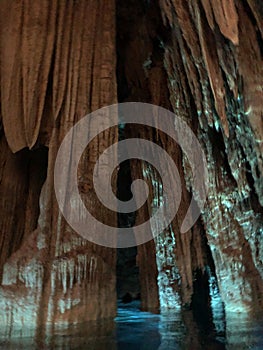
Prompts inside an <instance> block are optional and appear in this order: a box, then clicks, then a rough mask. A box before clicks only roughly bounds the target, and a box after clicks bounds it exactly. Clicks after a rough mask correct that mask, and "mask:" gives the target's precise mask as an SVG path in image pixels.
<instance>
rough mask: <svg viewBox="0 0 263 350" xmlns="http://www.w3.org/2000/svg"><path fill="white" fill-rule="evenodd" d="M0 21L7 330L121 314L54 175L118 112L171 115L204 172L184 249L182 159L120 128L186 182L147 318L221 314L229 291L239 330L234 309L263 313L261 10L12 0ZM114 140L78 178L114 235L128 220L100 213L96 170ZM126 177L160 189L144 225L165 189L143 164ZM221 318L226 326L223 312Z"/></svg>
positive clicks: (2, 294) (164, 239)
mask: <svg viewBox="0 0 263 350" xmlns="http://www.w3.org/2000/svg"><path fill="white" fill-rule="evenodd" d="M0 11H1V12H0V18H1V19H0V21H1V26H0V39H1V45H0V62H1V64H0V76H1V82H0V89H1V114H0V149H1V153H0V210H1V216H0V218H1V220H0V278H1V280H2V286H1V288H0V316H1V317H0V320H1V321H0V322H2V324H1V330H2V331H3V332H4V333H5V334H6V335H12V334H15V332H16V331H18V332H20V334H21V332H22V333H23V332H24V333H23V334H24V335H26V334H28V332H32V334H35V332H36V329H38V332H39V336H40V337H39V338H40V339H41V336H43V337H44V331H43V328H41V325H43V324H50V325H54V327H56V325H59V324H62V323H64V324H66V325H67V324H69V323H76V322H81V321H87V320H95V319H99V318H106V317H113V316H114V314H115V308H116V273H115V269H116V251H115V250H112V249H107V248H104V247H99V246H95V245H93V244H91V243H89V242H87V241H85V240H83V239H82V238H80V237H79V236H77V235H76V234H75V233H73V232H72V230H71V229H70V227H68V225H67V224H66V223H65V221H64V219H63V218H62V216H61V214H60V212H59V210H58V206H57V203H56V200H55V196H54V191H53V168H54V161H55V156H56V153H57V150H58V147H59V145H60V143H61V141H62V139H63V137H64V136H65V134H66V133H67V131H68V130H69V129H70V127H71V126H73V125H74V124H75V123H76V122H77V121H78V120H79V119H80V118H81V117H83V116H84V115H85V114H87V113H89V112H91V111H93V110H96V109H98V108H99V107H102V106H104V105H109V104H112V103H114V102H116V101H117V99H118V100H119V101H121V102H123V101H143V102H148V103H153V104H156V105H160V106H163V107H165V108H168V109H170V110H171V111H174V112H175V113H176V114H177V115H178V116H180V117H181V118H183V119H184V120H185V121H186V122H187V123H188V125H189V126H190V127H191V128H192V130H193V131H194V132H195V134H196V135H197V137H198V139H199V141H200V143H201V144H202V147H203V149H204V151H205V155H206V158H207V162H208V165H209V167H208V174H209V190H208V198H207V202H206V206H205V208H204V210H203V212H202V217H201V219H200V220H199V221H198V222H197V223H196V224H195V225H194V226H193V227H192V229H191V230H189V231H188V232H186V233H185V234H183V235H181V234H180V231H179V228H180V226H181V223H182V221H183V219H184V216H185V213H186V211H187V208H188V206H189V203H190V199H191V196H192V194H194V195H195V196H196V201H197V204H198V193H197V191H196V189H195V188H194V184H193V181H192V172H191V169H190V166H189V163H188V160H187V158H186V157H185V155H184V154H183V152H182V151H181V149H180V148H179V146H178V145H176V144H175V143H173V142H172V141H171V140H170V139H169V138H168V137H167V135H164V134H163V133H161V132H158V131H156V130H153V129H149V128H148V129H147V128H143V127H138V128H129V127H126V128H125V134H126V136H128V137H142V138H146V139H148V140H152V141H154V142H156V143H158V144H159V145H160V146H162V147H164V148H165V149H166V150H167V151H168V153H169V154H170V155H171V157H172V158H173V159H174V161H175V163H176V165H177V167H178V171H179V175H180V179H181V183H182V201H181V205H180V207H179V211H178V213H177V215H176V217H175V218H174V220H173V222H172V223H171V225H170V226H169V227H168V228H167V230H166V231H165V232H163V233H162V234H161V235H159V236H158V237H157V238H155V240H153V241H151V242H149V243H147V244H145V245H142V246H139V247H138V250H137V252H138V255H137V265H138V268H139V273H140V289H141V302H142V308H143V309H156V308H159V307H160V308H161V310H162V311H163V312H164V311H165V310H166V309H167V308H168V309H169V308H176V309H178V310H179V309H180V308H181V306H182V305H184V306H186V307H188V306H190V305H191V304H194V303H195V302H196V300H197V299H198V298H199V297H200V294H199V293H200V290H201V289H202V288H203V287H204V290H205V292H204V294H205V293H206V292H207V293H208V291H209V290H210V295H204V296H203V298H204V300H206V301H207V302H209V301H211V303H212V306H213V303H218V305H219V304H220V300H219V299H220V298H219V294H218V292H220V295H221V297H222V300H223V302H224V306H225V309H226V311H227V318H226V319H227V322H228V324H231V317H232V316H233V313H231V311H235V312H236V311H251V310H253V309H257V308H262V303H263V298H262V295H263V281H262V279H263V237H262V236H263V225H262V223H263V214H262V206H263V193H262V192H263V182H262V174H263V162H262V160H263V158H262V154H263V152H262V151H263V142H262V136H263V112H262V106H263V91H262V86H263V71H262V70H263V62H262V57H263V39H262V38H263V8H262V4H261V1H260V0H238V1H234V0H231V1H230V0H222V1H220V0H202V1H196V0H189V1H183V0H160V1H159V2H158V1H141V2H139V1H137V0H129V1H127V2H122V1H117V2H116V3H115V2H114V1H112V0H110V1H103V0H97V1H93V0H88V1H84V0H80V1H71V0H70V1H59V0H58V1H48V0H46V1H42V2H40V1H33V0H23V1H20V2H19V1H13V2H11V3H10V1H7V0H3V1H2V2H1V4H0ZM116 19H117V29H116V28H115V22H116ZM117 61H118V62H117ZM117 80H118V87H117V83H116V81H117ZM117 95H118V96H117ZM170 128H174V125H170ZM117 139H118V131H117V130H113V129H112V130H109V131H108V132H105V133H104V134H103V135H102V136H100V137H99V138H97V139H96V140H94V142H93V143H92V144H91V146H90V148H89V149H88V150H87V151H86V152H85V153H84V156H83V159H82V161H81V164H80V170H79V189H80V192H81V196H82V198H83V199H84V201H85V203H86V205H88V206H89V208H90V209H91V211H92V210H93V213H94V212H96V215H99V216H100V218H102V219H104V220H106V221H107V222H110V223H112V224H116V223H117V215H116V216H115V215H113V216H111V215H110V214H109V212H108V211H105V210H104V209H103V207H102V206H100V205H99V203H98V199H97V198H96V197H95V194H94V191H92V177H91V171H92V168H93V166H94V163H95V161H96V159H97V157H98V154H100V153H101V152H102V151H103V150H104V149H105V148H107V146H108V145H110V144H112V143H113V142H116V141H117ZM193 151H194V150H193ZM130 166H131V176H132V178H133V179H135V178H143V179H144V180H146V181H147V183H148V184H149V187H150V196H149V198H148V201H147V203H146V204H145V205H144V206H143V208H142V210H141V211H139V212H138V213H137V216H136V223H140V222H141V221H143V220H145V218H147V217H148V216H149V215H151V213H152V212H154V210H155V209H156V208H157V207H158V205H159V204H160V202H161V201H162V186H161V180H160V178H159V175H158V173H157V172H156V171H154V169H153V168H152V167H151V166H149V164H147V163H143V162H140V161H138V160H133V161H132V162H131V164H130ZM167 171H169V169H167ZM200 176H202V174H200ZM114 183H115V184H116V178H114V179H113V184H114ZM43 184H44V185H43ZM173 186H176V181H175V180H174V179H173V177H172V174H171V187H173ZM115 189H116V186H115ZM215 275H216V278H217V282H218V286H219V291H218V290H217V286H216V283H217V282H216V278H215ZM200 286H201V287H200ZM219 309H220V310H221V311H222V304H220V307H219ZM221 311H220V312H221ZM246 316H247V315H246V314H244V318H245V317H246ZM191 317H192V316H191V315H190V316H189V318H187V317H186V320H185V321H184V322H186V323H187V322H188V323H189V324H191V322H192V319H191ZM213 320H214V323H215V325H217V326H218V327H219V328H220V327H221V324H220V321H218V319H217V316H216V314H213ZM25 325H27V327H28V329H29V330H28V329H27V328H25ZM42 331H43V334H42V333H41V332H42ZM228 332H229V335H228V337H229V339H230V338H231V330H229V329H228ZM30 334H31V333H30ZM193 337H195V334H194V335H193ZM189 341H190V340H189Z"/></svg>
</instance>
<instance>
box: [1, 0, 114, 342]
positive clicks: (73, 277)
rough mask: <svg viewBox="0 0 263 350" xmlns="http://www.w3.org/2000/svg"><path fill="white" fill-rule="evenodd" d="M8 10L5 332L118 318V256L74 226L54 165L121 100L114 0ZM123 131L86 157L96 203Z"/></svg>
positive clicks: (4, 47) (19, 5) (86, 185)
mask: <svg viewBox="0 0 263 350" xmlns="http://www.w3.org/2000/svg"><path fill="white" fill-rule="evenodd" d="M0 9H1V51H0V57H1V58H0V61H1V153H0V159H1V160H0V162H1V170H0V171H1V175H0V178H1V181H0V182H1V190H0V191H1V200H0V207H1V221H0V231H1V236H0V239H1V266H0V269H1V279H2V286H1V289H0V294H1V295H0V310H1V317H0V320H1V321H0V323H1V331H2V332H5V331H6V334H9V335H10V334H15V332H16V331H19V330H20V329H21V332H22V333H21V332H20V333H19V334H20V335H21V334H23V332H27V331H31V332H33V333H34V332H35V329H36V328H37V327H38V326H40V327H39V329H41V325H45V324H50V325H52V327H55V326H56V324H57V325H59V324H60V323H61V322H62V323H66V324H67V323H74V322H81V321H87V320H95V319H97V318H99V317H101V318H105V317H113V316H114V315H115V312H116V292H115V265H116V262H115V260H116V253H115V251H114V250H111V249H107V248H104V247H99V246H96V245H94V244H92V243H90V242H88V241H86V240H84V239H82V238H81V237H79V236H78V235H76V234H75V233H74V232H72V230H71V228H70V227H69V226H68V225H67V224H66V222H65V221H64V219H63V217H62V215H61V214H60V212H59V210H58V206H57V202H56V199H55V194H54V190H53V168H54V161H55V156H56V153H57V150H58V147H59V145H60V143H61V141H62V139H63V137H64V136H65V134H66V132H67V131H68V130H69V129H70V127H71V126H73V125H74V124H75V123H76V122H77V121H78V120H79V119H80V118H81V117H83V116H84V115H86V114H87V113H89V112H91V111H93V110H96V109H98V108H100V107H102V106H105V105H109V104H112V103H115V102H116V97H117V90H116V79H115V60H116V58H115V30H114V26H115V14H114V13H115V8H114V2H113V1H78V2H75V1H41V2H40V1H20V2H11V3H10V2H9V1H3V2H1V5H0ZM102 43H103V44H102ZM102 45H103V50H101V46H102ZM117 137H118V136H117V131H116V130H114V129H111V130H109V131H108V132H105V133H104V134H103V135H102V136H100V137H99V138H98V139H97V140H95V142H93V143H92V144H91V147H90V148H89V149H88V150H87V152H85V154H84V156H83V159H82V164H81V166H83V167H84V168H83V169H85V171H84V170H83V171H82V172H81V174H83V176H82V175H80V179H79V185H80V192H81V194H82V197H83V198H84V199H85V200H86V203H87V204H90V205H91V208H92V207H93V208H95V207H96V199H95V197H94V194H93V193H92V191H90V188H91V187H92V186H91V185H90V184H91V181H92V179H91V178H90V177H91V175H90V174H92V172H91V169H92V166H93V165H94V162H95V161H96V158H97V154H98V152H101V151H103V149H104V147H106V146H107V144H112V143H113V142H114V141H115V140H116V138H117ZM30 150H31V151H30ZM12 152H13V153H15V154H13V153H12ZM85 174H88V175H87V176H86V175H85ZM44 182H45V183H44ZM43 183H44V185H43ZM40 191H41V195H40ZM39 198H40V199H39ZM97 212H98V214H99V215H101V217H102V218H103V215H104V216H105V214H104V212H101V211H100V209H97ZM111 221H112V223H113V224H116V217H115V216H114V217H112V218H111Z"/></svg>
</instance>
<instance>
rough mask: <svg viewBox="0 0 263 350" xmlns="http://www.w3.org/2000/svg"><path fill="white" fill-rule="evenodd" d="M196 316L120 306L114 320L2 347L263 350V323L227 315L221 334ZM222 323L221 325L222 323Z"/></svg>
mask: <svg viewBox="0 0 263 350" xmlns="http://www.w3.org/2000/svg"><path fill="white" fill-rule="evenodd" d="M202 316H204V319H206V317H205V313H204V312H203V313H202V311H200V314H199V317H198V318H197V317H196V315H195V313H194V312H193V311H190V310H189V311H184V312H182V313H180V312H177V313H176V312H175V311H172V312H169V313H166V314H162V315H157V314H152V313H148V312H141V311H140V310H139V303H138V302H132V303H129V304H125V305H124V304H121V303H119V307H118V315H117V317H116V318H115V320H114V321H106V322H88V323H86V324H78V325H72V326H70V327H69V328H63V327H60V328H59V329H58V328H57V329H56V330H54V329H47V330H45V331H44V330H43V332H42V334H41V333H39V334H38V337H37V340H35V339H36V337H35V339H34V337H32V334H31V333H32V332H31V333H30V330H28V336H27V337H26V336H24V337H23V338H21V337H19V332H18V333H17V335H16V337H12V340H11V341H8V342H7V341H5V340H4V339H3V338H2V340H1V342H0V348H1V349H27V350H29V349H88V350H103V349H107V350H117V349H125V350H129V349H131V350H132V349H136V350H137V349H138V350H139V349H142V350H143V349H145V350H148V349H149V350H177V349H186V350H188V349H193V350H198V349H202V350H203V349H230V350H231V349H233V350H235V349H238V350H239V349H253V350H259V349H262V348H263V318H262V317H257V318H253V320H252V319H251V318H250V319H248V318H246V317H245V316H244V315H243V316H242V315H240V314H239V315H237V314H227V315H226V319H225V320H221V325H222V324H224V325H225V326H224V329H222V328H221V329H220V330H218V327H217V326H216V325H215V324H213V318H212V319H210V321H209V320H207V319H206V320H205V321H204V320H203V321H201V320H202ZM217 321H218V320H217Z"/></svg>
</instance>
